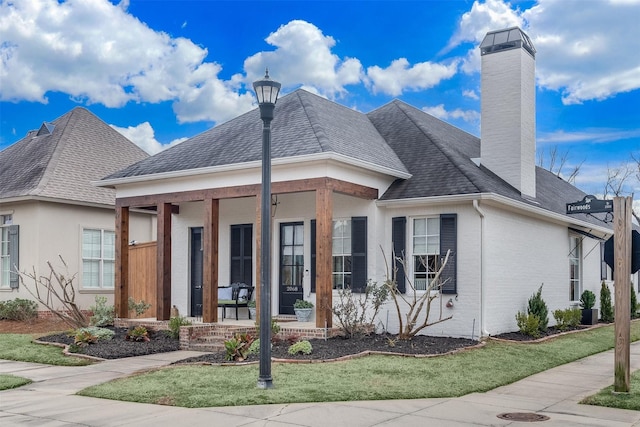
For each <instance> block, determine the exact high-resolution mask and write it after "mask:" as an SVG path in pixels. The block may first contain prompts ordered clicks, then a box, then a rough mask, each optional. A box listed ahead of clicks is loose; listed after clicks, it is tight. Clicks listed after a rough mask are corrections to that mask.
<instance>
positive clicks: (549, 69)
mask: <svg viewBox="0 0 640 427" xmlns="http://www.w3.org/2000/svg"><path fill="white" fill-rule="evenodd" d="M638 16H640V1H638V0H609V1H592V2H589V3H588V7H585V3H584V1H582V0H564V1H555V0H538V2H537V4H536V5H534V6H533V7H531V8H530V9H528V10H524V11H521V10H519V9H518V8H516V9H513V8H512V7H511V5H510V4H509V3H507V2H505V1H502V0H487V1H485V2H479V1H475V2H474V3H473V6H472V7H471V10H470V11H469V12H467V13H465V14H464V15H463V16H462V18H461V20H460V22H459V26H458V30H457V32H456V33H455V35H454V36H453V37H452V38H451V40H450V42H449V44H448V46H447V47H446V48H445V50H444V51H449V50H451V49H453V48H455V47H457V46H460V45H462V44H464V43H467V42H471V43H472V44H473V47H472V48H470V49H469V51H468V52H467V55H466V58H465V61H464V62H463V64H462V66H461V68H462V70H463V71H465V72H467V73H475V72H478V71H479V69H480V51H479V49H478V45H479V43H480V42H481V41H482V39H483V38H484V36H485V34H486V33H487V32H488V31H491V30H496V29H501V28H507V27H510V26H515V25H517V26H519V27H520V28H522V29H523V30H525V31H526V32H527V34H528V35H529V36H530V37H531V39H532V41H533V44H534V46H535V47H536V50H537V55H536V76H537V81H538V85H539V86H540V87H543V88H547V89H552V90H555V91H559V92H561V94H562V101H563V103H564V104H577V103H581V102H584V101H587V100H602V99H606V98H609V97H612V96H615V95H616V94H617V93H622V92H628V91H631V90H636V89H638V88H640V56H639V55H638V54H637V52H639V51H640V26H638V25H637V17H638Z"/></svg>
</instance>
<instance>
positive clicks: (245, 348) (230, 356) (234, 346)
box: [224, 334, 254, 362]
mask: <svg viewBox="0 0 640 427" xmlns="http://www.w3.org/2000/svg"><path fill="white" fill-rule="evenodd" d="M253 341H254V338H253V337H252V336H251V335H249V334H235V335H234V337H233V338H230V339H228V340H226V341H225V342H224V349H225V351H226V355H225V359H227V360H233V361H236V362H242V361H243V360H245V359H246V358H247V356H248V355H249V348H251V344H252V343H253Z"/></svg>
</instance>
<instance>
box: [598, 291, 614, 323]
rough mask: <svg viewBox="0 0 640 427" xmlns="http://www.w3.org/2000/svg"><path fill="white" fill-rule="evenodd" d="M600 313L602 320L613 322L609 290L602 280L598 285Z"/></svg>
mask: <svg viewBox="0 0 640 427" xmlns="http://www.w3.org/2000/svg"><path fill="white" fill-rule="evenodd" d="M600 313H601V314H600V315H601V316H602V317H601V318H602V321H603V322H613V306H612V305H611V291H610V290H609V286H607V284H606V283H605V282H604V281H602V286H600Z"/></svg>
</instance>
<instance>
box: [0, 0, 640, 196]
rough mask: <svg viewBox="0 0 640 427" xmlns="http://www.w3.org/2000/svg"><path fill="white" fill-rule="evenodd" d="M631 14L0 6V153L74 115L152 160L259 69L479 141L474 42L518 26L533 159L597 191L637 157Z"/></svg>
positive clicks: (195, 129) (589, 2) (473, 6)
mask: <svg viewBox="0 0 640 427" xmlns="http://www.w3.org/2000/svg"><path fill="white" fill-rule="evenodd" d="M638 17H640V0H607V1H605V0H598V1H596V0H563V1H558V0H539V1H512V2H510V3H509V2H505V1H501V0H486V1H462V0H460V1H207V0H199V1H190V0H181V1H177V0H129V1H111V2H110V1H107V0H69V1H56V0H12V1H10V0H0V58H1V61H2V62H1V63H0V126H1V128H0V149H3V148H6V147H7V146H9V145H10V144H12V143H14V142H16V141H18V140H20V139H21V138H22V137H24V136H25V134H26V133H27V131H29V130H31V129H36V128H38V127H39V126H40V124H41V123H42V122H43V121H51V120H54V119H55V118H57V117H59V116H60V115H62V114H64V113H66V112H67V111H69V110H70V109H72V108H73V107H75V106H78V105H81V106H86V107H87V108H89V109H90V110H91V111H92V112H93V113H95V114H96V115H98V117H100V118H101V119H102V120H104V121H105V122H106V123H108V124H110V125H112V126H114V127H115V128H116V129H118V130H119V131H121V132H122V133H123V134H125V136H127V137H128V138H129V139H131V140H132V141H134V142H135V143H136V144H138V145H140V146H141V147H143V148H144V149H145V150H147V151H148V152H150V153H155V152H157V151H159V150H161V149H163V148H166V147H167V146H169V144H172V143H178V142H180V141H182V140H184V139H186V138H189V137H191V136H194V135H196V134H198V133H200V132H202V131H204V130H206V129H208V128H210V127H212V126H214V125H215V124H217V123H222V122H224V121H226V120H229V119H231V118H233V117H235V116H237V115H239V114H241V113H243V112H245V111H247V110H249V109H251V108H254V107H255V101H254V100H253V94H252V93H251V91H250V90H249V89H250V87H251V82H252V81H254V80H256V79H258V78H260V77H261V76H262V75H263V73H264V69H265V67H267V66H268V67H269V70H270V74H271V77H272V78H274V79H275V80H278V81H280V82H281V83H282V84H283V92H290V91H292V90H294V89H296V88H299V87H304V88H305V89H308V90H310V91H313V92H315V93H318V94H320V95H322V96H325V97H327V98H329V99H331V100H334V101H335V102H338V103H340V104H343V105H346V106H349V107H351V108H354V109H357V110H359V111H362V112H368V111H371V110H373V109H375V108H377V107H379V106H381V105H384V104H386V103H387V102H389V101H391V100H392V99H394V98H398V99H401V100H403V101H405V102H407V103H409V104H412V105H414V106H416V107H418V108H420V109H423V110H424V111H426V112H428V113H430V114H433V115H435V116H437V117H439V118H441V119H443V120H445V121H448V122H450V123H452V124H454V125H456V126H458V127H460V128H462V129H464V130H466V131H468V132H470V133H472V134H474V135H479V134H480V96H481V94H480V75H479V51H478V48H477V46H478V44H479V43H480V41H481V40H482V37H483V36H484V34H486V32H487V31H490V30H495V29H500V28H505V27H509V26H514V25H518V26H520V27H521V28H523V29H524V30H525V31H526V32H527V33H528V34H529V36H530V37H531V39H532V41H533V43H534V45H535V47H536V49H537V56H536V80H537V95H536V96H537V147H538V155H539V156H542V157H543V158H545V159H547V160H546V161H547V162H548V159H549V153H550V152H551V150H553V148H554V147H557V151H558V153H559V154H560V155H562V156H566V165H565V168H564V170H565V171H566V172H569V171H570V170H571V168H572V167H573V166H574V165H576V164H580V163H582V166H581V170H580V174H579V175H578V178H577V180H576V184H577V185H578V187H580V188H581V189H583V190H584V191H586V192H589V193H593V194H599V193H601V192H602V186H603V181H604V180H605V178H606V173H607V169H610V168H617V167H620V166H621V165H623V164H625V163H629V162H630V161H631V154H632V153H634V154H635V156H636V158H640V55H639V54H638V52H640V27H639V26H638V25H637V21H638ZM626 190H627V192H632V191H635V193H636V195H639V194H640V180H635V181H634V182H633V183H632V184H631V185H630V186H629V187H628V188H626ZM636 198H638V197H636Z"/></svg>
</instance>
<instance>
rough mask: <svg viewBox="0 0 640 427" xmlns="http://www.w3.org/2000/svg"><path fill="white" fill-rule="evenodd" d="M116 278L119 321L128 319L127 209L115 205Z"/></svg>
mask: <svg viewBox="0 0 640 427" xmlns="http://www.w3.org/2000/svg"><path fill="white" fill-rule="evenodd" d="M115 250H116V265H115V267H116V272H115V273H116V277H115V294H114V308H115V315H116V317H119V318H121V319H126V318H127V317H129V304H128V299H129V207H128V206H120V205H118V204H116V247H115Z"/></svg>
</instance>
